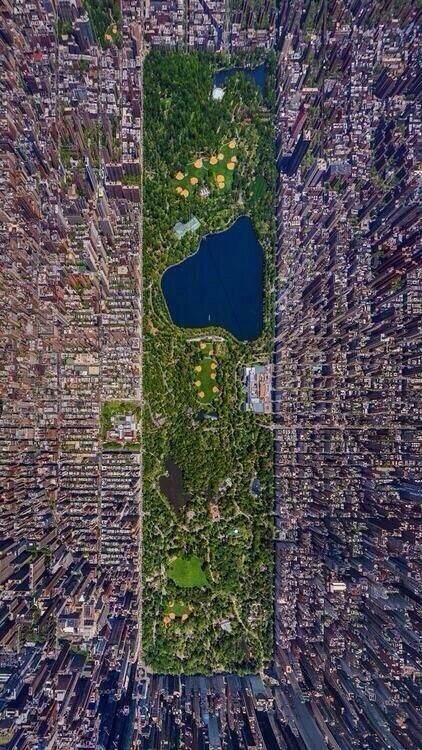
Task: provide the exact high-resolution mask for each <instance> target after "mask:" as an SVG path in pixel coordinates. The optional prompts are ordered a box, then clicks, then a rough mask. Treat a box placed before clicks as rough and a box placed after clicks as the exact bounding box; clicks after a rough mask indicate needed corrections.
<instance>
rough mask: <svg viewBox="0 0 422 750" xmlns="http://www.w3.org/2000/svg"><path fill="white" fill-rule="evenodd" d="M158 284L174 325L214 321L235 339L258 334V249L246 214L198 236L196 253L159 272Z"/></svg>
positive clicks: (260, 270)
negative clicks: (161, 274) (213, 231)
mask: <svg viewBox="0 0 422 750" xmlns="http://www.w3.org/2000/svg"><path fill="white" fill-rule="evenodd" d="M161 288H162V291H163V294H164V297H165V300H166V302H167V307H168V309H169V312H170V316H171V319H172V321H173V323H175V324H176V325H178V326H181V327H182V328H207V327H210V326H218V327H221V328H225V329H226V330H227V331H229V333H231V334H232V335H233V336H234V337H235V338H236V339H238V340H239V341H251V340H253V339H256V338H258V336H260V334H261V333H262V325H263V322H262V307H263V251H262V247H261V245H260V243H259V242H258V239H257V237H256V234H255V230H254V228H253V225H252V222H251V220H250V218H249V216H241V217H240V218H239V219H237V220H236V221H235V222H234V223H233V224H232V225H231V226H230V227H229V228H228V229H225V230H224V231H222V232H215V233H213V234H208V235H207V236H206V237H204V238H203V239H202V240H201V242H200V245H199V248H198V250H197V252H196V253H194V254H193V255H190V256H189V257H188V258H185V260H183V261H182V262H181V263H178V264H177V265H174V266H170V268H168V269H167V270H166V271H165V272H164V274H163V276H162V279H161Z"/></svg>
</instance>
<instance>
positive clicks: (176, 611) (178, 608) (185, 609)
mask: <svg viewBox="0 0 422 750" xmlns="http://www.w3.org/2000/svg"><path fill="white" fill-rule="evenodd" d="M190 612H191V607H189V606H188V605H187V604H184V602H181V601H176V602H169V603H168V604H167V607H166V609H165V612H164V616H165V617H171V615H174V616H175V617H183V616H184V615H189V614H190ZM171 619H173V618H171Z"/></svg>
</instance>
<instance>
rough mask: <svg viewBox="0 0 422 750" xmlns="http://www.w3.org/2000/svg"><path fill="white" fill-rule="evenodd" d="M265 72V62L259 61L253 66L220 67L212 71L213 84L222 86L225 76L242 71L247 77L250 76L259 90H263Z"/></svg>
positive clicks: (228, 76)
mask: <svg viewBox="0 0 422 750" xmlns="http://www.w3.org/2000/svg"><path fill="white" fill-rule="evenodd" d="M266 72H267V71H266V65H265V63H261V64H260V65H257V66H256V67H255V68H247V67H245V68H222V69H221V70H217V72H216V73H214V86H218V87H222V86H223V84H224V81H225V80H226V78H230V76H232V75H234V73H243V74H244V75H245V76H246V77H247V78H250V79H251V80H252V81H253V82H254V83H256V85H257V86H258V87H259V88H260V89H261V90H263V88H264V84H265V76H266Z"/></svg>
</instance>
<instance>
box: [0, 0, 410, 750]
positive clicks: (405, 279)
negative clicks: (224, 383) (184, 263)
mask: <svg viewBox="0 0 422 750" xmlns="http://www.w3.org/2000/svg"><path fill="white" fill-rule="evenodd" d="M419 30H420V11H419V12H418V10H417V7H416V3H412V2H405V1H404V0H380V2H377V3H368V2H363V0H343V2H340V1H339V0H321V1H319V2H315V1H314V0H290V1H289V2H283V0H281V2H280V3H279V7H278V8H277V7H276V4H275V3H273V2H271V1H270V0H266V1H265V2H262V3H260V2H257V1H253V0H236V1H234V2H232V3H231V4H230V3H227V2H223V1H221V0H214V1H212V2H205V1H203V0H190V2H186V1H185V0H176V1H175V2H173V0H167V2H162V0H146V2H145V4H141V3H139V2H137V0H104V2H102V0H86V2H85V4H83V3H82V0H57V3H50V1H49V0H44V2H38V1H37V2H35V0H27V1H25V0H14V2H9V0H2V4H1V35H0V50H1V66H2V76H1V87H2V108H1V109H0V138H1V145H2V149H1V157H0V158H1V172H0V306H1V320H2V325H1V327H0V342H1V355H0V456H1V460H0V491H1V510H2V512H1V516H0V530H1V539H0V586H1V591H0V744H1V745H3V746H5V747H8V748H19V749H20V750H27V749H28V750H29V749H31V750H32V749H33V748H35V747H36V748H43V749H44V748H57V750H94V749H96V748H100V749H101V748H103V749H104V750H108V749H111V748H123V749H125V748H130V747H133V748H143V749H144V750H149V749H152V748H154V749H157V750H161V748H163V749H164V748H168V749H169V750H173V748H174V749H176V748H180V749H181V750H182V749H183V748H189V749H190V750H196V749H197V748H198V749H199V750H202V749H203V750H207V749H208V748H209V749H210V750H225V749H227V750H235V749H237V748H240V749H242V750H243V749H246V748H262V749H263V750H273V749H274V750H275V749H276V748H281V749H287V748H288V749H289V750H290V749H292V750H293V749H294V750H304V749H306V750H319V749H320V748H321V750H322V749H323V748H329V750H338V749H341V750H360V748H368V749H370V750H371V749H375V750H384V748H393V749H394V750H414V749H415V748H417V747H420V746H421V744H422V738H421V734H420V728H419V723H418V705H419V702H420V685H419V683H418V680H420V674H421V665H420V613H419V612H418V609H417V607H418V605H419V604H420V574H419V573H418V569H417V556H418V553H419V554H420V535H418V532H419V527H418V523H419V520H420V518H419V517H418V515H417V513H418V511H417V505H418V501H419V502H420V495H421V477H420V443H418V434H417V425H418V420H420V416H421V405H420V390H419V391H418V375H419V373H420V364H421V362H420V349H419V350H418V344H419V346H420V337H419V333H420V330H419V329H420V322H421V312H422V300H421V263H420V247H419V246H418V204H419V199H420V152H418V145H419V142H420V136H421V124H420V102H419V96H420V87H421V83H420V67H419V65H418V62H419V60H418V54H420V53H418V48H417V37H418V31H419ZM157 47H160V48H161V47H165V48H170V49H178V50H181V51H182V52H183V53H186V52H187V51H189V50H193V49H205V50H207V52H208V53H210V54H213V55H214V54H221V55H222V59H224V60H225V64H226V62H227V60H231V61H232V64H233V63H234V64H239V61H244V60H245V59H246V60H248V61H249V62H251V63H252V62H254V61H257V60H260V59H262V55H263V54H264V53H267V52H268V50H269V49H270V48H274V50H275V53H276V55H277V74H276V84H275V88H276V91H275V99H276V113H277V122H276V136H275V140H276V149H275V151H276V163H277V169H278V173H279V177H278V189H277V198H276V205H275V216H276V221H277V242H276V255H275V257H276V282H275V288H274V292H275V296H276V306H275V307H276V314H275V336H274V355H273V362H272V366H271V364H268V365H266V366H265V368H264V367H262V366H261V365H260V364H257V363H253V362H249V363H248V362H245V361H243V362H242V363H241V366H239V378H240V379H241V378H242V373H243V374H244V375H245V376H246V380H245V390H246V401H245V403H246V407H245V408H246V411H253V412H255V411H256V412H260V411H262V412H264V415H263V416H261V415H260V414H259V413H258V414H247V415H245V416H247V417H248V419H249V418H251V419H254V418H255V419H263V420H266V421H265V424H267V425H268V428H269V429H268V430H267V431H268V433H269V434H272V435H273V438H274V494H275V498H274V499H275V502H274V516H275V523H274V526H275V530H274V561H275V575H274V623H273V624H274V652H273V659H272V662H271V665H270V666H269V667H268V669H266V670H265V671H261V673H260V674H251V675H242V676H240V675H236V674H227V673H215V674H210V675H205V674H204V675H191V676H187V675H177V674H161V675H159V674H153V673H152V672H151V671H150V670H149V669H148V665H145V664H144V651H143V637H142V636H143V634H142V611H143V596H144V595H145V592H144V590H143V586H142V567H143V566H142V563H143V561H142V550H143V547H142V519H143V504H142V503H143V501H142V491H141V488H142V479H143V477H142V472H143V455H142V437H143V436H142V424H141V423H142V408H143V397H144V393H143V387H142V356H143V337H142V335H141V331H142V325H143V315H142V311H143V299H142V296H143V295H142V286H143V276H144V274H143V267H142V264H143V255H144V252H142V251H140V248H141V249H142V247H143V244H144V245H145V243H143V242H142V230H143V215H142V206H143V194H142V193H143V187H142V172H143V141H142V132H143V61H144V57H145V55H147V54H150V52H149V50H150V48H157ZM182 218H183V219H185V218H186V217H182ZM191 228H192V224H191V225H189V223H188V222H187V223H186V224H183V223H182V224H180V225H179V226H177V227H175V231H176V232H181V234H182V235H184V232H185V231H190V229H191ZM186 243H187V244H186V247H189V242H188V240H186ZM144 251H145V252H146V249H145V247H144ZM418 327H419V328H418ZM418 337H419V338H418ZM271 374H272V378H273V380H272V405H271V401H270V400H269V386H268V378H269V377H271ZM419 382H420V381H419ZM271 406H272V408H271ZM269 411H271V412H272V417H271V416H270V415H269V413H268V412H269ZM266 450H267V449H266ZM264 458H268V450H267V453H266V455H265V456H264ZM253 586H254V580H253V579H252V580H251V587H253Z"/></svg>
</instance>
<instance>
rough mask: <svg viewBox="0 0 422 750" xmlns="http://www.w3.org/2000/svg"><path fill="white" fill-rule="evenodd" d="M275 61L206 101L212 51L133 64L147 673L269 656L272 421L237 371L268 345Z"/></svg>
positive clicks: (215, 62)
mask: <svg viewBox="0 0 422 750" xmlns="http://www.w3.org/2000/svg"><path fill="white" fill-rule="evenodd" d="M228 62H229V61H227V63H228ZM240 62H241V61H239V60H236V61H235V63H236V66H238V65H239V63H240ZM245 62H246V63H248V64H249V62H250V61H249V60H248V61H245ZM260 62H262V60H261V61H260ZM273 66H274V63H273V60H272V58H271V56H269V57H268V58H267V60H266V68H265V69H266V77H267V83H266V84H264V85H262V86H258V85H257V84H256V83H255V81H254V80H253V77H252V76H249V75H244V74H242V71H241V70H239V71H237V69H236V71H233V74H230V75H227V76H221V74H220V80H222V79H224V83H223V84H222V85H224V88H223V89H222V88H220V89H219V92H223V94H221V93H220V94H219V96H218V98H215V97H214V96H213V95H212V93H213V81H215V76H216V71H217V69H219V68H221V67H222V60H221V57H219V58H218V59H217V57H213V56H211V55H204V54H199V53H188V54H187V53H183V52H154V51H152V52H150V53H149V54H148V55H147V56H146V59H145V65H144V91H145V92H146V94H145V99H144V175H143V193H144V236H143V338H144V354H143V363H144V364H143V373H144V374H143V381H144V404H145V405H144V411H143V429H142V450H143V465H144V476H143V485H144V492H143V497H144V499H143V559H142V581H143V614H142V633H143V653H144V661H145V663H146V664H147V665H149V666H150V667H151V668H152V669H154V670H155V671H158V672H178V673H180V672H184V673H195V672H203V673H207V672H211V671H218V670H230V671H237V672H251V671H256V670H259V669H260V668H262V666H263V665H264V664H265V663H267V662H268V660H269V658H270V655H271V647H272V611H271V607H272V605H271V601H272V576H273V549H272V542H271V539H272V537H273V532H272V527H273V500H272V471H271V469H272V434H271V429H270V428H271V423H270V417H269V415H259V416H258V415H256V414H252V413H250V412H246V411H245V410H244V409H243V408H242V402H243V393H242V377H241V373H242V367H243V366H244V365H245V364H247V363H248V362H249V363H250V362H253V361H262V362H263V361H266V360H268V358H269V357H270V353H271V339H272V307H273V298H272V287H273V275H272V274H273V270H272V269H273V245H274V236H275V226H274V218H273V203H274V184H275V167H274V153H273V107H274V102H273V99H272V94H271V92H272V90H273V86H272V76H273V75H274V73H273ZM260 72H261V69H260ZM253 478H257V479H258V481H259V487H260V491H259V493H253V492H251V482H252V480H253ZM251 580H252V581H253V582H254V585H253V587H252V586H251V585H250V583H248V582H250V581H251Z"/></svg>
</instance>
